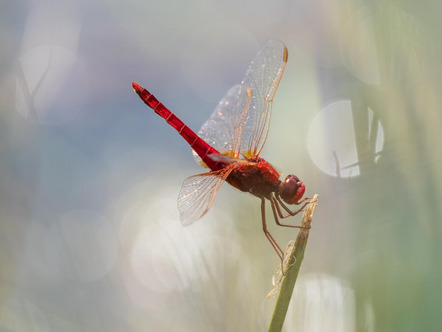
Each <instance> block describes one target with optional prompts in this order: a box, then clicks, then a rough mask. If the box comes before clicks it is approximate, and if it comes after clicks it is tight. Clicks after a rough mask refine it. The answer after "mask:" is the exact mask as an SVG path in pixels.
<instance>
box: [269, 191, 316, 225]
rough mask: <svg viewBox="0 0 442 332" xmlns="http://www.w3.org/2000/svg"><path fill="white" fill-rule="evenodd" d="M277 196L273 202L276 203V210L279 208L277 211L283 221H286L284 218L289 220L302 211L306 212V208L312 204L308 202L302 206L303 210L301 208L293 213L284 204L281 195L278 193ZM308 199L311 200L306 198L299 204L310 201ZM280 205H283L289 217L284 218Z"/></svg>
mask: <svg viewBox="0 0 442 332" xmlns="http://www.w3.org/2000/svg"><path fill="white" fill-rule="evenodd" d="M275 196H276V199H275V197H272V198H273V202H274V203H275V205H276V208H277V210H278V215H279V217H280V218H282V219H284V218H288V217H290V216H296V215H297V214H298V213H299V212H301V211H303V210H304V208H305V207H306V206H307V204H308V203H310V201H308V202H306V203H304V204H303V205H302V206H301V208H300V209H299V210H297V211H292V210H290V209H289V208H288V207H287V206H286V205H285V204H284V203H283V202H282V200H281V197H279V194H278V193H276V194H275ZM308 199H310V198H309V197H306V198H304V199H303V200H302V201H300V202H299V203H298V204H301V203H303V202H305V201H306V200H308ZM280 204H281V206H282V207H283V208H284V210H286V211H287V212H288V215H286V216H284V215H283V214H282V211H281V208H280V207H279V205H280Z"/></svg>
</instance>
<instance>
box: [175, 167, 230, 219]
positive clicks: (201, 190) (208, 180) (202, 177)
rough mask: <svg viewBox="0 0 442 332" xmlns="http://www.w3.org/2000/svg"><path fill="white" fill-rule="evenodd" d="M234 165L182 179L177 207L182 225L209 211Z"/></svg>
mask: <svg viewBox="0 0 442 332" xmlns="http://www.w3.org/2000/svg"><path fill="white" fill-rule="evenodd" d="M234 167H235V166H234V165H231V166H229V167H226V168H223V169H221V170H219V171H214V172H209V173H204V174H199V175H194V176H191V177H188V178H187V179H186V180H184V183H183V185H182V187H181V191H180V193H179V195H178V209H179V211H180V218H181V222H182V223H183V225H185V226H187V225H190V224H191V223H193V222H195V221H197V220H198V219H200V218H201V217H202V216H204V215H205V214H206V212H207V211H209V209H210V207H211V206H212V203H213V201H214V200H215V197H216V194H217V193H218V190H219V189H220V188H221V185H222V184H223V182H224V181H225V180H226V178H227V177H228V176H229V174H230V172H232V170H233V169H234Z"/></svg>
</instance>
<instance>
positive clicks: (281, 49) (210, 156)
mask: <svg viewBox="0 0 442 332" xmlns="http://www.w3.org/2000/svg"><path fill="white" fill-rule="evenodd" d="M287 57H288V51H287V47H286V46H285V45H284V43H282V42H281V41H279V40H276V39H271V40H269V41H267V42H266V43H265V44H264V46H263V47H262V48H261V50H260V51H259V52H258V53H257V55H256V56H255V58H254V59H253V60H252V62H251V63H250V65H249V67H248V69H247V72H246V74H245V77H244V79H243V80H242V82H241V84H238V85H235V86H233V87H232V88H231V89H230V90H229V91H228V92H227V93H226V95H225V96H224V97H223V98H222V99H221V101H220V102H219V104H218V105H217V107H216V108H215V110H214V111H213V113H212V115H211V116H210V118H209V119H208V120H207V121H206V122H205V123H204V124H203V125H202V127H201V129H200V130H199V132H198V134H196V133H195V132H194V131H192V130H191V129H190V128H189V127H188V126H186V125H185V124H184V122H183V121H181V120H180V119H179V118H178V117H177V116H176V115H175V114H174V113H173V112H172V111H170V110H169V109H168V108H167V107H166V106H164V105H163V104H162V103H160V102H159V101H158V99H157V98H155V97H154V95H152V94H151V93H150V92H148V91H147V90H146V89H145V88H143V87H141V86H140V85H138V84H137V83H135V82H132V86H133V88H134V90H135V92H136V93H137V94H138V95H139V97H140V98H141V100H142V101H143V102H144V103H145V104H146V105H147V106H149V107H150V108H151V109H153V110H154V111H155V113H157V114H158V115H159V116H161V117H162V118H163V119H164V120H166V122H167V123H168V124H169V125H171V126H172V127H173V128H175V130H176V131H177V132H178V133H179V134H180V135H181V137H182V138H184V139H185V140H186V141H187V143H188V144H189V145H190V147H191V148H192V149H193V154H194V157H195V160H196V162H197V163H198V164H199V165H201V166H203V167H206V168H209V169H210V171H209V172H207V173H203V174H199V175H194V176H191V177H188V178H187V179H186V180H185V181H184V183H183V185H182V187H181V190H180V193H179V195H178V209H179V212H180V219H181V221H182V223H183V224H184V225H189V224H191V223H193V222H194V221H196V220H198V219H200V218H201V217H202V216H204V215H205V214H206V213H207V212H208V211H209V209H210V207H211V206H212V204H213V202H214V200H215V197H216V195H217V193H218V191H219V189H220V188H221V185H222V184H223V183H224V182H227V183H229V184H230V185H232V186H233V187H235V188H237V189H239V190H241V191H243V192H248V193H250V194H252V195H254V196H256V197H258V198H260V199H261V215H262V229H263V231H264V234H265V236H266V237H267V239H268V240H269V242H270V244H271V245H272V247H273V249H274V250H275V251H276V253H277V255H278V256H279V258H280V259H281V261H282V260H283V258H284V252H283V251H282V249H281V247H280V246H279V245H278V243H277V241H276V240H275V238H274V237H273V236H272V235H271V234H270V232H269V230H268V228H267V222H266V213H265V206H266V201H269V202H270V206H271V209H272V212H273V217H274V219H275V222H276V224H277V225H279V226H284V227H292V228H302V227H301V226H296V225H290V224H283V223H281V222H280V219H285V218H288V217H290V216H295V215H296V214H298V213H299V212H301V211H302V210H303V209H304V207H305V206H306V205H307V204H308V200H309V198H308V197H305V198H304V199H302V197H303V196H304V192H305V185H304V184H303V183H302V181H300V180H299V178H298V177H297V176H296V175H293V174H289V175H287V176H286V177H285V179H284V180H280V179H279V178H280V176H281V174H280V173H279V172H278V171H277V170H276V169H275V168H274V167H273V166H272V165H271V164H270V163H268V162H267V161H265V160H264V159H263V158H261V157H260V153H261V150H262V148H263V146H264V143H265V141H266V139H267V135H268V131H269V127H270V118H271V113H272V104H273V98H274V96H275V94H276V90H277V89H278V86H279V83H280V81H281V78H282V75H283V73H284V69H285V67H286V64H287ZM306 201H307V202H306ZM302 203H304V204H303V205H302V206H301V207H300V208H299V209H297V210H296V211H292V210H291V209H290V208H289V207H288V206H287V205H298V206H299V205H301V204H302ZM286 204H287V205H286ZM281 207H282V208H281ZM283 210H284V211H285V213H284V212H283Z"/></svg>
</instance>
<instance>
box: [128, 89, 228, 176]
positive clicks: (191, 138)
mask: <svg viewBox="0 0 442 332" xmlns="http://www.w3.org/2000/svg"><path fill="white" fill-rule="evenodd" d="M132 86H133V88H134V90H135V92H136V93H137V94H138V95H139V96H140V98H141V99H142V100H143V101H144V103H145V104H146V105H147V106H149V107H150V108H152V109H153V110H154V111H155V113H157V114H158V115H159V116H161V117H162V118H163V119H164V120H166V122H167V123H168V124H169V125H171V126H172V127H173V128H175V130H176V131H177V132H178V134H180V135H181V137H182V138H184V139H185V140H186V142H187V143H189V145H190V147H191V148H192V149H193V150H194V151H195V152H196V153H197V154H198V155H199V156H200V158H201V159H202V160H203V161H204V163H205V164H206V165H207V166H208V167H209V168H210V169H212V170H213V171H217V170H219V169H221V168H223V166H224V163H220V162H217V161H214V160H212V159H211V158H210V157H209V155H211V154H214V153H219V152H218V151H217V150H216V149H214V148H213V147H211V146H210V145H209V144H207V142H206V141H204V140H203V139H202V138H201V137H199V136H198V135H197V134H195V132H194V131H193V130H192V129H190V128H189V127H188V126H187V125H186V124H185V123H184V122H183V121H181V120H180V118H178V117H177V116H176V115H175V114H174V113H172V111H170V110H169V109H168V108H167V107H166V106H164V105H163V104H162V103H160V102H159V101H158V99H157V98H155V96H154V95H153V94H151V93H150V92H149V91H147V90H146V89H145V88H143V87H141V86H140V85H138V84H137V83H134V82H133V83H132Z"/></svg>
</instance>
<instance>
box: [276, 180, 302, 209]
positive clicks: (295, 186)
mask: <svg viewBox="0 0 442 332" xmlns="http://www.w3.org/2000/svg"><path fill="white" fill-rule="evenodd" d="M304 192H305V186H304V184H303V183H302V182H301V181H299V179H298V177H297V176H296V175H293V174H289V175H287V177H286V178H285V180H284V181H283V182H281V184H280V185H279V195H280V196H281V198H282V199H283V200H284V202H286V203H287V204H298V201H299V200H300V199H301V198H302V196H304Z"/></svg>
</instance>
